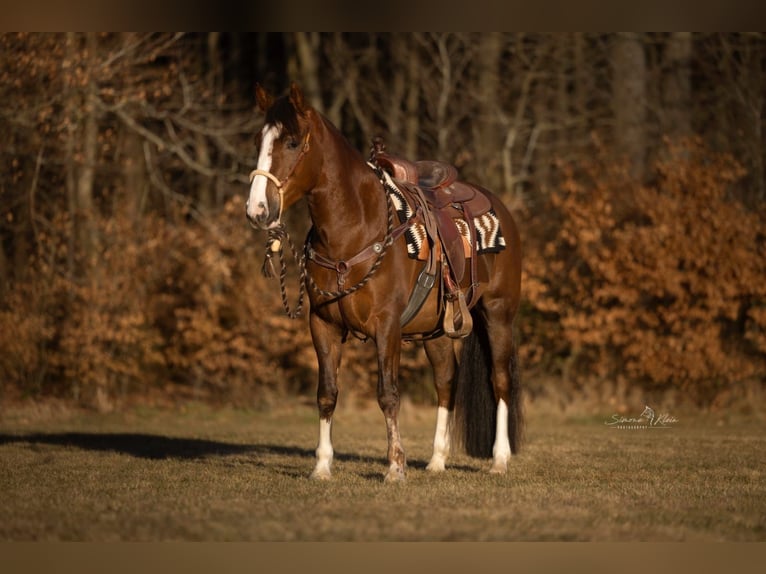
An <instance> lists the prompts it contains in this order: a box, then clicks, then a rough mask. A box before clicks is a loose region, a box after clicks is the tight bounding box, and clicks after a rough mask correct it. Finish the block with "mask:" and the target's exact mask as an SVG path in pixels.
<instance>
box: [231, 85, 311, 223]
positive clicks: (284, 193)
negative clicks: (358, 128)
mask: <svg viewBox="0 0 766 574" xmlns="http://www.w3.org/2000/svg"><path fill="white" fill-rule="evenodd" d="M255 93H256V99H257V102H258V107H259V108H260V109H261V111H263V112H264V113H265V117H266V120H265V123H264V126H263V129H262V130H261V131H260V133H259V134H258V137H257V141H256V144H257V149H258V164H257V166H256V169H255V170H253V171H252V173H251V174H250V196H249V198H248V200H247V205H246V209H247V218H248V219H249V220H250V223H251V224H252V225H253V226H255V227H258V228H260V229H272V228H274V227H276V226H278V225H279V223H280V218H281V216H282V212H283V211H284V210H285V209H287V208H288V207H290V206H291V205H292V204H293V203H295V202H296V201H298V199H300V197H301V196H302V195H303V194H304V193H306V192H307V191H308V190H310V189H311V188H312V187H313V182H312V180H311V171H312V170H311V169H310V159H309V150H310V149H311V143H312V142H311V133H312V132H311V122H312V121H314V119H315V114H316V112H314V110H313V109H312V108H311V107H310V106H308V105H307V104H306V103H305V101H304V99H303V93H302V92H301V90H300V88H299V87H298V86H297V85H296V84H293V85H292V86H291V87H290V92H289V94H287V95H285V96H281V97H279V98H276V99H274V98H272V96H271V95H270V94H268V93H267V92H266V91H265V90H264V89H263V88H262V87H261V86H256V90H255Z"/></svg>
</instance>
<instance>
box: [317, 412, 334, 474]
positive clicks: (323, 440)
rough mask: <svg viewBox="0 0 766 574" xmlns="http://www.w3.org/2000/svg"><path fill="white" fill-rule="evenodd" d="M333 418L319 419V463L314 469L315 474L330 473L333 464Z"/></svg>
mask: <svg viewBox="0 0 766 574" xmlns="http://www.w3.org/2000/svg"><path fill="white" fill-rule="evenodd" d="M331 435H332V420H329V419H319V444H318V445H317V450H316V455H317V464H316V468H315V469H314V474H315V475H326V476H329V475H330V465H332V457H333V449H332V438H331Z"/></svg>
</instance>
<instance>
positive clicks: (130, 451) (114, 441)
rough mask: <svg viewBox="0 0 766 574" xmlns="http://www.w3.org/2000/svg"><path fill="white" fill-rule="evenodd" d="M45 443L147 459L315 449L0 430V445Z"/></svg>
mask: <svg viewBox="0 0 766 574" xmlns="http://www.w3.org/2000/svg"><path fill="white" fill-rule="evenodd" d="M9 443H29V444H33V445H34V444H48V445H54V446H64V447H76V448H81V449H83V450H90V451H108V452H117V453H121V454H127V455H130V456H134V457H137V458H147V459H165V458H180V459H195V458H203V457H206V456H228V455H237V454H276V455H284V456H299V457H313V456H314V451H313V450H309V449H303V448H299V447H295V446H285V445H268V444H266V445H264V444H235V443H227V442H220V441H213V440H204V439H196V438H175V437H167V436H162V435H153V434H145V433H79V432H64V433H30V434H0V445H4V444H9Z"/></svg>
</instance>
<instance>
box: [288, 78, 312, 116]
mask: <svg viewBox="0 0 766 574" xmlns="http://www.w3.org/2000/svg"><path fill="white" fill-rule="evenodd" d="M290 102H291V103H292V104H293V107H294V108H295V111H296V112H298V113H299V114H303V113H304V112H305V111H306V109H307V108H308V106H307V105H306V101H305V100H304V98H303V91H302V90H301V89H300V87H299V86H298V84H296V83H295V82H293V83H292V84H290Z"/></svg>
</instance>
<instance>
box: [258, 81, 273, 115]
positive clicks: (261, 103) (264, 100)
mask: <svg viewBox="0 0 766 574" xmlns="http://www.w3.org/2000/svg"><path fill="white" fill-rule="evenodd" d="M255 101H256V102H257V103H258V107H259V108H260V110H261V111H262V112H265V111H266V110H268V109H269V108H270V107H271V104H272V103H273V102H274V98H272V97H271V94H270V93H268V92H267V91H266V90H265V89H263V87H262V86H261V85H260V84H255Z"/></svg>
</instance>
